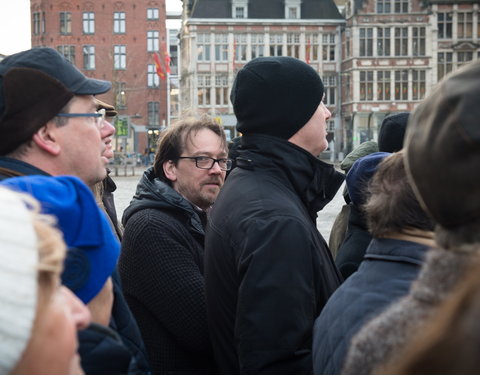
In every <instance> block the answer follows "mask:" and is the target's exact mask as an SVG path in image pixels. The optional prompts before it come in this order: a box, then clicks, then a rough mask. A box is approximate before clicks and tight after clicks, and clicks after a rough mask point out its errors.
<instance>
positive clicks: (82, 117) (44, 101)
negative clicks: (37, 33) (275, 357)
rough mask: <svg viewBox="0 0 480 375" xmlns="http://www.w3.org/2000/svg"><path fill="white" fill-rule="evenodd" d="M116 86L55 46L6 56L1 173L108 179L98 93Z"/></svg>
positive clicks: (0, 103)
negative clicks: (86, 73) (88, 71)
mask: <svg viewBox="0 0 480 375" xmlns="http://www.w3.org/2000/svg"><path fill="white" fill-rule="evenodd" d="M110 88H111V83H110V82H107V81H101V80H97V79H91V78H87V77H86V76H84V75H83V74H82V73H81V72H80V71H79V70H78V69H77V68H75V67H74V66H73V65H72V64H71V63H70V62H68V60H66V59H65V58H64V57H63V56H62V55H60V54H59V53H58V52H57V51H55V50H53V49H51V48H34V49H31V50H27V51H24V52H20V53H17V54H14V55H11V56H8V57H6V58H5V59H4V60H2V62H0V90H1V93H0V131H1V132H2V137H1V139H0V168H2V170H1V171H0V174H2V175H6V176H11V175H19V174H43V175H45V174H51V175H75V176H77V177H80V178H81V179H82V180H83V181H84V182H85V183H86V184H87V185H90V186H93V184H95V183H96V182H99V181H101V180H103V179H104V178H105V176H106V170H105V166H106V163H107V159H106V158H102V153H103V150H104V147H105V145H104V143H103V142H102V140H101V137H100V131H99V129H100V128H101V126H102V122H103V121H102V115H101V114H100V113H98V112H97V106H96V103H95V100H94V97H93V96H94V95H97V94H103V93H105V92H107V91H108V90H110Z"/></svg>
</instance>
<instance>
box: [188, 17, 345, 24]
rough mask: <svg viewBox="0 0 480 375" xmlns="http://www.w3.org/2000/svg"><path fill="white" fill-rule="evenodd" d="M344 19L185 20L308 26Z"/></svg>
mask: <svg viewBox="0 0 480 375" xmlns="http://www.w3.org/2000/svg"><path fill="white" fill-rule="evenodd" d="M345 23H346V21H345V19H323V18H318V19H297V20H289V19H271V18H264V19H261V18H258V19H257V18H188V19H186V20H185V24H186V25H194V24H199V25H228V26H234V25H257V24H259V25H265V24H272V25H282V26H310V25H325V24H327V25H331V24H338V25H342V24H345Z"/></svg>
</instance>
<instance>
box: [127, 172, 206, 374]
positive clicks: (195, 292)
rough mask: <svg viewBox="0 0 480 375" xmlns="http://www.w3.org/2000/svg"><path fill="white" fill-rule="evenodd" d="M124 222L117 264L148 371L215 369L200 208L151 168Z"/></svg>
mask: <svg viewBox="0 0 480 375" xmlns="http://www.w3.org/2000/svg"><path fill="white" fill-rule="evenodd" d="M123 224H124V226H125V232H124V236H123V241H122V252H121V256H120V260H119V272H120V276H121V279H122V283H123V290H124V294H125V298H126V300H127V302H128V304H129V306H130V309H131V310H132V312H133V314H134V315H135V318H136V320H137V322H138V325H139V327H140V330H141V332H142V337H143V340H144V342H145V346H146V348H147V353H148V356H149V361H150V365H151V368H152V371H153V373H154V374H173V373H175V374H176V373H181V374H214V373H215V372H214V370H213V368H214V365H213V360H212V351H211V346H210V340H209V334H208V328H207V318H206V304H205V294H204V279H203V242H204V228H203V226H202V222H201V220H200V217H199V213H197V212H196V211H195V210H194V209H193V207H192V205H191V204H190V203H189V202H188V201H186V200H185V199H184V198H183V197H182V196H180V195H179V194H178V193H177V192H176V191H175V190H173V189H172V188H170V187H169V186H168V185H166V184H165V183H163V182H161V181H160V180H158V179H156V178H154V176H153V171H152V170H151V169H150V170H147V171H146V172H145V174H144V176H143V177H142V179H141V180H140V182H139V184H138V186H137V192H136V194H135V196H134V198H133V200H132V202H131V204H130V206H129V207H128V208H127V209H126V210H125V213H124V217H123Z"/></svg>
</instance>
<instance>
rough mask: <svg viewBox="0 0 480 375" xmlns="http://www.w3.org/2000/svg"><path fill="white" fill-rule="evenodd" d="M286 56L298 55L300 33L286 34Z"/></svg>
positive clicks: (296, 56)
mask: <svg viewBox="0 0 480 375" xmlns="http://www.w3.org/2000/svg"><path fill="white" fill-rule="evenodd" d="M287 56H291V57H295V58H297V59H298V58H299V57H300V34H287Z"/></svg>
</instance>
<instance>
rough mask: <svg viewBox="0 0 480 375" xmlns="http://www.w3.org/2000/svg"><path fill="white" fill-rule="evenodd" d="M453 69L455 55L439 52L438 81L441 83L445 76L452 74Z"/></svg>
mask: <svg viewBox="0 0 480 375" xmlns="http://www.w3.org/2000/svg"><path fill="white" fill-rule="evenodd" d="M452 68H453V53H452V52H439V53H438V61H437V79H438V80H439V81H440V80H441V79H442V78H443V76H445V75H446V74H448V73H450V72H451V71H452Z"/></svg>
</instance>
